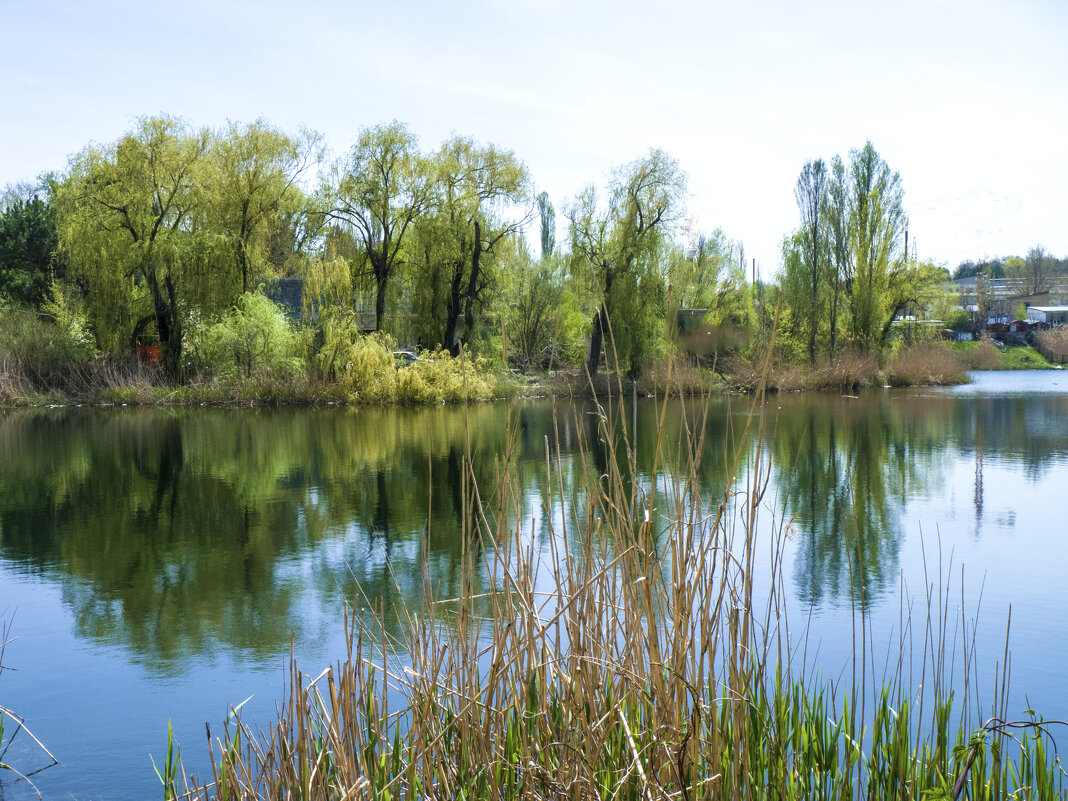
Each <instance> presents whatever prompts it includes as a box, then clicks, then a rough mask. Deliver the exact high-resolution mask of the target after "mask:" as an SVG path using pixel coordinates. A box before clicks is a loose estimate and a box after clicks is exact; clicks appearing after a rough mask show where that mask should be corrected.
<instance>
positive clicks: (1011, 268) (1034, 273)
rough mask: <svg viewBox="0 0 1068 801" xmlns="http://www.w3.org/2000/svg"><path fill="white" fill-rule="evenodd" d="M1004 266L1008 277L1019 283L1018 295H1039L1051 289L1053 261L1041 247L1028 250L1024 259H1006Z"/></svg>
mask: <svg viewBox="0 0 1068 801" xmlns="http://www.w3.org/2000/svg"><path fill="white" fill-rule="evenodd" d="M1005 266H1006V273H1007V275H1008V277H1009V278H1013V279H1015V280H1016V281H1017V282H1018V283H1019V291H1020V294H1023V295H1040V294H1042V293H1043V292H1049V291H1050V289H1052V288H1053V280H1054V278H1055V276H1056V273H1055V270H1054V267H1055V264H1054V259H1053V257H1052V256H1050V255H1049V254H1048V253H1047V252H1046V249H1045V248H1044V247H1042V246H1041V245H1035V247H1033V248H1031V249H1030V250H1028V251H1027V258H1025V259H1020V258H1018V257H1017V258H1009V259H1006V260H1005Z"/></svg>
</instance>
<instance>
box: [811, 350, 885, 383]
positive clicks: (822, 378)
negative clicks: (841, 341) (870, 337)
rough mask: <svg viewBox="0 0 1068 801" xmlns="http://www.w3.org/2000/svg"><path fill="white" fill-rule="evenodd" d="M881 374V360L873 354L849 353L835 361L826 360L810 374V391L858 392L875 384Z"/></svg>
mask: <svg viewBox="0 0 1068 801" xmlns="http://www.w3.org/2000/svg"><path fill="white" fill-rule="evenodd" d="M878 374H879V360H878V359H877V358H876V357H875V356H872V355H871V354H864V353H856V352H854V351H847V352H845V353H842V354H839V355H838V356H836V357H835V358H833V359H824V360H823V361H821V362H819V363H817V364H816V366H815V367H814V368H813V369H812V370H811V372H810V373H809V375H808V377H807V379H806V381H805V386H806V387H807V388H809V389H843V390H856V389H860V388H861V387H863V386H865V385H867V384H871V383H873V382H874V380H875V378H876V376H877V375H878Z"/></svg>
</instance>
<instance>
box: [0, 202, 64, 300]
mask: <svg viewBox="0 0 1068 801" xmlns="http://www.w3.org/2000/svg"><path fill="white" fill-rule="evenodd" d="M51 190H52V186H51V184H50V183H46V184H45V185H44V186H43V187H28V186H22V187H8V189H7V191H6V192H5V193H4V195H3V197H2V198H0V298H7V299H9V300H12V301H14V302H15V303H18V304H22V305H26V306H30V307H33V308H39V307H40V305H41V303H42V302H43V301H44V300H45V298H46V297H47V295H48V288H49V284H50V283H51V281H52V280H53V279H62V278H63V274H64V265H63V261H62V259H61V258H60V257H58V256H57V255H56V248H57V245H58V241H57V237H56V210H55V206H54V205H53V203H52V202H51V197H50V196H51ZM42 196H43V197H42Z"/></svg>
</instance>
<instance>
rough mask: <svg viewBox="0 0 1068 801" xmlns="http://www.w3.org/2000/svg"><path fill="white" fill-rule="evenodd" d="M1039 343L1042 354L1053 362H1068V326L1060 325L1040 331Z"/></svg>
mask: <svg viewBox="0 0 1068 801" xmlns="http://www.w3.org/2000/svg"><path fill="white" fill-rule="evenodd" d="M1038 345H1039V349H1040V351H1041V352H1042V355H1043V356H1045V357H1046V358H1047V359H1049V360H1050V361H1051V362H1056V363H1057V364H1064V363H1065V362H1068V326H1065V325H1059V326H1057V327H1056V328H1048V329H1046V330H1045V331H1040V332H1039V334H1038Z"/></svg>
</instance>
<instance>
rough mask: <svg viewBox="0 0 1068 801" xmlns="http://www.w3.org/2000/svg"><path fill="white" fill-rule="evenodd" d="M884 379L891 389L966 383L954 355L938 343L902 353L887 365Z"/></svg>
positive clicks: (962, 371)
mask: <svg viewBox="0 0 1068 801" xmlns="http://www.w3.org/2000/svg"><path fill="white" fill-rule="evenodd" d="M982 344H989V343H980V345H982ZM990 347H991V348H993V345H990ZM994 356H995V358H996V357H997V353H996V352H995V354H994ZM886 378H887V382H888V383H890V384H891V385H893V386H916V385H932V384H933V385H940V384H962V383H964V382H966V381H967V380H968V377H967V375H965V372H964V365H963V364H962V363H961V360H960V359H959V358H958V357H957V354H955V353H954V352H953V351H952V350H950V349H949V348H948V347H946V346H945V345H942V344H939V343H930V344H921V345H914V346H912V347H910V348H906V349H904V350H902V351H901V352H900V353H898V354H897V355H896V356H895V357H894V358H893V359H892V360H891V361H890V364H889V365H887V369H886Z"/></svg>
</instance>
